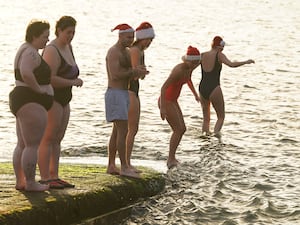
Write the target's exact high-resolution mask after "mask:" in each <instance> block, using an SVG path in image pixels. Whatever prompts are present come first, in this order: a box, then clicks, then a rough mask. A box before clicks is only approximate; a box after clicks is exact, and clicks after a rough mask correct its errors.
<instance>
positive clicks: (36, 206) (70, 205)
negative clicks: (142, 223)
mask: <svg viewBox="0 0 300 225" xmlns="http://www.w3.org/2000/svg"><path fill="white" fill-rule="evenodd" d="M139 169H141V170H142V171H143V172H142V174H141V179H134V178H126V177H121V176H112V175H108V174H106V172H105V171H106V167H104V166H101V165H86V164H82V165H81V164H76V165H73V164H72V165H71V164H61V166H60V176H61V178H63V179H65V180H67V181H69V182H71V183H74V184H75V185H76V187H75V188H70V189H63V190H53V189H51V190H50V191H47V192H43V193H32V192H21V191H16V190H15V188H14V187H15V176H14V173H13V168H12V165H11V163H0V224H1V225H2V224H3V225H17V224H18V225H22V224H26V225H28V224H30V225H58V224H59V225H65V224H76V223H80V221H85V220H87V219H88V218H93V217H99V216H101V215H105V214H108V213H110V212H113V211H115V210H118V209H121V208H126V207H128V206H129V205H131V204H134V203H135V202H137V201H138V200H139V199H141V198H147V197H150V196H153V195H156V194H158V193H159V192H161V191H162V190H163V189H164V186H165V181H164V178H163V175H162V174H160V173H158V172H156V171H154V170H152V169H149V168H144V167H139ZM37 174H39V172H38V171H37Z"/></svg>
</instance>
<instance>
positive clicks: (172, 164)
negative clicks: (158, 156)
mask: <svg viewBox="0 0 300 225" xmlns="http://www.w3.org/2000/svg"><path fill="white" fill-rule="evenodd" d="M178 164H179V162H178V160H177V159H175V160H168V162H167V167H168V169H172V168H174V167H176V166H178Z"/></svg>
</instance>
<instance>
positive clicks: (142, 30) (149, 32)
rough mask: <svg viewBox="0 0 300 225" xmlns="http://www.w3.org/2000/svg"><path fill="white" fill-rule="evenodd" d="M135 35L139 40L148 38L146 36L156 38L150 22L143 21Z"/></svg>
mask: <svg viewBox="0 0 300 225" xmlns="http://www.w3.org/2000/svg"><path fill="white" fill-rule="evenodd" d="M135 36H136V39H137V40H141V39H146V38H154V37H155V34H154V30H153V27H152V25H151V24H150V23H148V22H143V23H141V24H140V26H138V27H137V28H136V29H135Z"/></svg>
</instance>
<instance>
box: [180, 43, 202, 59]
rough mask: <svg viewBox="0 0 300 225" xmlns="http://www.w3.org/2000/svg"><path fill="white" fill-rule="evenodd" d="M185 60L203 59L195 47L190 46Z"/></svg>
mask: <svg viewBox="0 0 300 225" xmlns="http://www.w3.org/2000/svg"><path fill="white" fill-rule="evenodd" d="M183 59H185V60H189V61H194V60H200V59H201V56H200V51H199V50H198V49H197V48H195V47H193V46H189V47H188V49H187V51H186V54H185V55H184V56H183Z"/></svg>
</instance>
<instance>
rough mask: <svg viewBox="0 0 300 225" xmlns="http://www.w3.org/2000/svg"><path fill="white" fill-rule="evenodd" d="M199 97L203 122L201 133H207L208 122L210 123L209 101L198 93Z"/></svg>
mask: <svg viewBox="0 0 300 225" xmlns="http://www.w3.org/2000/svg"><path fill="white" fill-rule="evenodd" d="M200 98H201V106H202V113H203V124H202V133H205V134H209V133H210V131H209V124H210V101H209V100H207V99H205V98H203V97H202V96H201V95H200Z"/></svg>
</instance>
